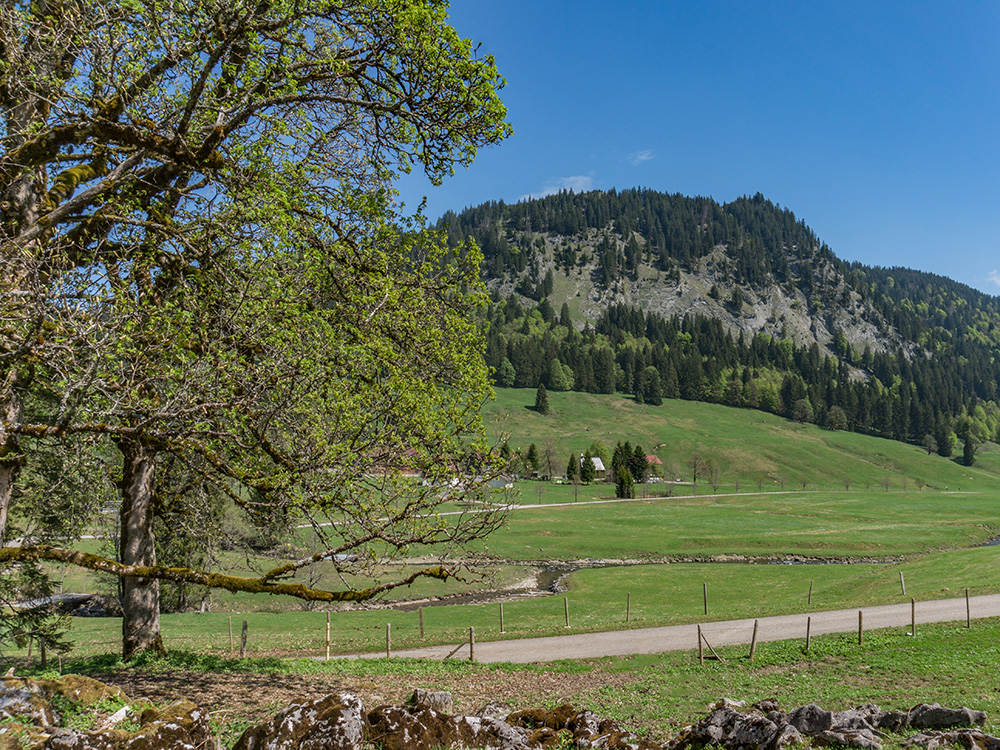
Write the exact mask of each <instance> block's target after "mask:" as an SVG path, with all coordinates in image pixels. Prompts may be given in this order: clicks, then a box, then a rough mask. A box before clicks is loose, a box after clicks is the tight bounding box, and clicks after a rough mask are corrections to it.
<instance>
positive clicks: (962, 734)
mask: <svg viewBox="0 0 1000 750" xmlns="http://www.w3.org/2000/svg"><path fill="white" fill-rule="evenodd" d="M952 745H954V746H956V747H963V748H977V750H1000V738H997V737H993V736H992V735H989V734H984V733H983V732H980V731H979V730H977V729H963V730H959V731H955V732H939V731H928V732H921V733H920V734H916V735H914V736H913V737H910V739H908V740H907V741H906V742H904V743H903V747H904V748H914V747H922V748H925V750H937V749H938V748H940V747H948V746H952Z"/></svg>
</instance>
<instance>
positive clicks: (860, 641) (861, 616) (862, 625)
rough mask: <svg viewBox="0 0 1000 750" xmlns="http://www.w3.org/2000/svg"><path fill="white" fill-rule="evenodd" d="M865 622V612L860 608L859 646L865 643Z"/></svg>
mask: <svg viewBox="0 0 1000 750" xmlns="http://www.w3.org/2000/svg"><path fill="white" fill-rule="evenodd" d="M864 622H865V620H864V614H863V613H862V612H861V610H860V609H859V610H858V645H859V646H860V645H862V644H863V643H864Z"/></svg>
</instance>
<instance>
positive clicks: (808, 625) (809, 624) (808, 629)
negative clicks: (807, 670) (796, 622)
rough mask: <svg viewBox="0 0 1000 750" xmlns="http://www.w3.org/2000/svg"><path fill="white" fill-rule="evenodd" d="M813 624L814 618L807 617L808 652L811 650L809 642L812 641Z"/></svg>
mask: <svg viewBox="0 0 1000 750" xmlns="http://www.w3.org/2000/svg"><path fill="white" fill-rule="evenodd" d="M812 624H813V618H811V617H807V618H806V652H807V653H808V651H809V644H810V642H811V641H812Z"/></svg>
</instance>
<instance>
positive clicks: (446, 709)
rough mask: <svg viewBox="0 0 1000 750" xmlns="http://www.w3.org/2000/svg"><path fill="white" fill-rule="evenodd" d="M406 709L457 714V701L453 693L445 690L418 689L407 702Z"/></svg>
mask: <svg viewBox="0 0 1000 750" xmlns="http://www.w3.org/2000/svg"><path fill="white" fill-rule="evenodd" d="M406 707H407V708H409V709H413V710H419V709H421V708H429V709H431V710H432V711H437V712H438V713H439V714H453V713H455V701H454V699H453V698H452V696H451V693H446V692H444V691H443V690H437V691H436V690H421V689H420V688H417V689H416V690H414V691H413V694H412V695H411V696H410V697H409V699H408V700H407V701H406Z"/></svg>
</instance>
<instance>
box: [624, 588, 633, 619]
mask: <svg viewBox="0 0 1000 750" xmlns="http://www.w3.org/2000/svg"><path fill="white" fill-rule="evenodd" d="M631 618H632V593H631V592H629V593H627V594H626V595H625V622H628V621H629V620H630V619H631Z"/></svg>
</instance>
